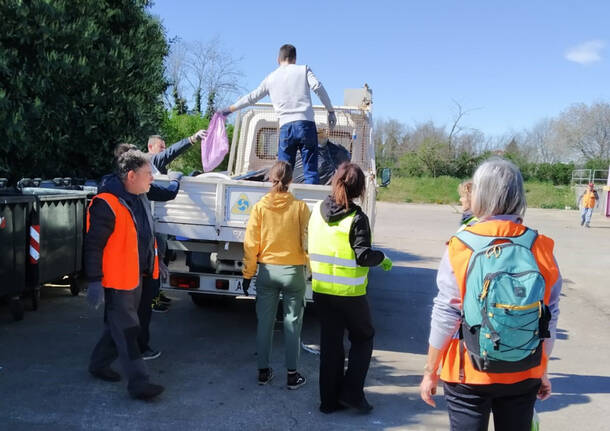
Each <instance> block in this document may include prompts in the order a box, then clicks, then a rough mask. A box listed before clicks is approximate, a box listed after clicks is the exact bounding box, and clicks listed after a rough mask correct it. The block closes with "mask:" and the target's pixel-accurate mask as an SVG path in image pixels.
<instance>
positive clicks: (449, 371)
mask: <svg viewBox="0 0 610 431" xmlns="http://www.w3.org/2000/svg"><path fill="white" fill-rule="evenodd" d="M466 229H467V230H469V231H471V232H473V233H476V234H478V235H486V236H492V237H495V236H504V237H512V236H519V235H522V234H523V232H525V229H526V227H525V226H523V225H522V224H518V223H514V222H511V221H506V220H490V221H484V222H479V223H477V224H475V225H472V226H469V227H467V228H466ZM553 244H554V243H553V240H552V239H550V238H548V237H546V236H544V235H538V237H537V238H536V241H535V242H534V245H533V246H532V253H533V255H534V258H535V259H536V262H537V263H538V267H539V270H540V273H541V274H542V276H543V277H544V280H545V293H544V303H545V304H546V305H548V304H549V298H550V297H551V288H552V287H553V285H554V284H555V282H556V281H557V279H558V277H559V268H557V265H556V264H555V258H554V257H553ZM471 255H472V250H471V249H470V248H468V247H467V246H466V245H465V244H464V243H463V242H461V241H460V240H459V239H457V238H455V237H454V238H451V240H450V241H449V261H450V263H451V267H452V268H453V272H454V274H455V278H456V280H457V284H458V287H459V289H460V296H461V298H462V303H463V301H464V294H465V293H466V271H467V269H468V262H469V261H470V256H471ZM547 362H548V356H547V354H546V353H545V352H544V348H543V352H542V361H541V362H540V365H538V366H536V367H534V368H530V369H529V370H525V371H519V372H515V373H487V372H483V371H478V370H477V369H476V368H475V367H474V366H473V365H472V362H471V360H470V357H469V355H468V353H467V352H466V347H465V346H463V343H461V342H460V340H458V339H457V338H454V339H452V340H451V342H450V343H449V346H448V347H447V349H446V350H445V352H444V355H443V361H442V370H441V375H440V378H441V380H443V381H445V382H451V383H466V384H473V385H489V384H492V383H517V382H520V381H522V380H525V379H532V378H540V377H542V375H543V374H544V371H545V370H546V365H547Z"/></svg>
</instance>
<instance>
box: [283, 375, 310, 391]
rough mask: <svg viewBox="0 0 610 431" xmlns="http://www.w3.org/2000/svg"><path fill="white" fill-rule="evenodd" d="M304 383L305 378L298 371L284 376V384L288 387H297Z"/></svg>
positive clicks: (305, 381)
mask: <svg viewBox="0 0 610 431" xmlns="http://www.w3.org/2000/svg"><path fill="white" fill-rule="evenodd" d="M305 383H307V379H306V378H305V377H303V376H302V375H300V374H299V373H288V377H287V378H286V386H287V387H288V389H292V390H294V389H299V388H300V387H301V386H303V385H304V384H305Z"/></svg>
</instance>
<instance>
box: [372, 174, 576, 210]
mask: <svg viewBox="0 0 610 431" xmlns="http://www.w3.org/2000/svg"><path fill="white" fill-rule="evenodd" d="M461 181H462V180H461V179H459V178H453V177H447V176H443V177H437V178H428V177H409V178H405V177H394V178H392V183H391V184H390V185H389V186H388V187H387V188H381V189H379V194H378V195H377V199H378V200H380V201H387V202H413V203H432V204H456V205H459V195H458V192H457V187H458V184H460V182H461ZM525 193H526V197H527V206H528V207H530V208H558V209H564V208H565V207H566V206H571V207H574V206H575V204H576V203H575V199H576V197H575V195H574V191H573V190H572V188H571V187H570V186H555V185H553V184H551V183H544V182H539V181H528V182H526V183H525Z"/></svg>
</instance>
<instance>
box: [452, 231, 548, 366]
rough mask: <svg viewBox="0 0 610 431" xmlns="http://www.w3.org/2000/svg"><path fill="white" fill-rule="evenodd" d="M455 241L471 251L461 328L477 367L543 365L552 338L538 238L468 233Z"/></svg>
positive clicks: (531, 234) (529, 233)
mask: <svg viewBox="0 0 610 431" xmlns="http://www.w3.org/2000/svg"><path fill="white" fill-rule="evenodd" d="M455 237H456V238H458V239H459V240H460V241H462V242H463V243H464V244H465V245H466V246H467V247H468V248H470V249H471V250H472V256H471V258H470V261H469V263H468V270H467V273H466V292H465V295H464V303H463V307H462V323H461V327H460V338H461V340H460V344H462V343H463V344H465V346H466V350H467V351H468V354H469V356H470V359H471V361H472V364H473V365H474V367H475V368H476V369H477V370H479V371H485V372H487V373H511V372H517V371H524V370H528V369H530V368H533V367H535V366H537V365H539V364H540V361H541V359H542V339H543V338H548V337H550V334H549V330H548V324H549V321H550V311H549V309H548V307H547V306H546V305H545V304H544V293H545V281H544V278H543V277H542V274H541V273H540V271H539V268H538V263H537V262H536V259H535V258H534V255H533V253H532V250H531V249H532V245H533V244H534V241H535V240H536V238H537V237H538V233H537V232H536V231H534V230H531V229H526V230H525V232H524V233H523V234H522V235H520V236H516V237H492V236H483V235H477V234H475V233H473V232H470V231H469V230H463V231H461V232H458V233H457V234H456V235H455ZM499 240H501V241H502V242H498V241H499ZM463 344H462V346H463ZM462 348H463V347H462Z"/></svg>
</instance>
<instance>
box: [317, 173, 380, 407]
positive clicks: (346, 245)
mask: <svg viewBox="0 0 610 431" xmlns="http://www.w3.org/2000/svg"><path fill="white" fill-rule="evenodd" d="M365 184H366V182H365V177H364V173H363V172H362V169H360V167H358V165H356V164H354V163H349V162H346V163H343V164H342V165H340V166H339V169H338V170H337V172H336V173H335V175H334V177H333V180H332V192H331V195H330V196H328V197H326V199H324V201H322V202H319V203H318V204H316V206H315V207H314V209H313V211H312V213H311V218H310V219H309V231H308V238H309V241H308V243H309V247H308V251H309V260H310V264H311V272H312V281H311V287H312V289H313V299H314V301H315V304H316V306H317V309H318V312H319V315H320V378H319V381H320V399H321V403H320V411H321V412H323V413H332V412H334V411H336V410H341V409H342V408H345V407H350V408H354V409H356V410H358V411H359V412H361V413H368V412H370V411H371V410H372V409H373V406H372V405H370V404H369V403H368V401H367V399H366V398H365V396H364V381H365V379H366V375H367V373H368V369H369V364H370V361H371V355H372V353H373V337H374V336H375V329H374V328H373V322H372V319H371V312H370V309H369V303H368V300H367V295H366V292H367V285H368V272H369V267H371V266H378V265H381V267H382V268H383V269H384V270H385V271H389V270H390V269H391V268H392V261H391V260H390V259H389V258H387V257H386V256H385V255H384V254H383V252H381V251H378V250H373V248H372V246H371V241H372V239H371V228H370V225H369V219H368V217H367V216H366V214H364V212H363V211H362V209H361V208H360V207H359V206H358V205H356V204H355V203H354V199H358V198H362V197H363V195H364V189H365ZM346 329H347V334H348V339H349V341H350V343H351V347H350V351H349V355H348V358H349V359H348V363H347V371H345V351H344V348H343V337H344V332H345V330H346Z"/></svg>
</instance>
